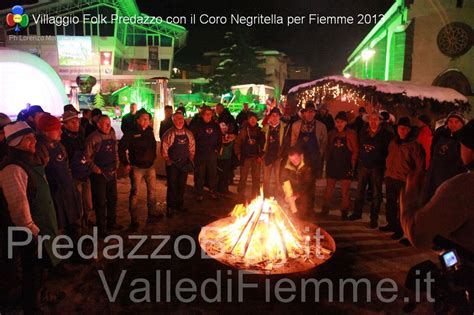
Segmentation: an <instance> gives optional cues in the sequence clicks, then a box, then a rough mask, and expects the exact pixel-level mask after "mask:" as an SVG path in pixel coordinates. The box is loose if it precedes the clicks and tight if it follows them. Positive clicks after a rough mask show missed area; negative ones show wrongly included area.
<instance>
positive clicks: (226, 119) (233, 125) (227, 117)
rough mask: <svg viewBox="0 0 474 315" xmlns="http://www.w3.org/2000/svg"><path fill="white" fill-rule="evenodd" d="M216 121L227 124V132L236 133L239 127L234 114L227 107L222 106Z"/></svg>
mask: <svg viewBox="0 0 474 315" xmlns="http://www.w3.org/2000/svg"><path fill="white" fill-rule="evenodd" d="M217 123H218V124H220V123H225V124H226V125H227V128H228V129H227V133H233V134H237V133H238V132H239V127H238V125H237V121H236V120H235V118H234V116H232V114H231V113H230V111H229V109H228V108H224V111H223V112H222V114H220V115H219V117H217Z"/></svg>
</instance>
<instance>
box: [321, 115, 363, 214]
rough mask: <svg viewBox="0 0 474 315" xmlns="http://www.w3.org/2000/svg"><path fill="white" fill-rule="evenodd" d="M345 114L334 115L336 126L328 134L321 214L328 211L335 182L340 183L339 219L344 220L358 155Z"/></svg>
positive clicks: (353, 132) (354, 138)
mask: <svg viewBox="0 0 474 315" xmlns="http://www.w3.org/2000/svg"><path fill="white" fill-rule="evenodd" d="M347 120H348V119H347V114H346V112H344V111H341V112H339V113H337V115H336V128H335V129H333V130H331V131H330V132H329V134H328V147H327V150H326V154H327V165H326V178H327V180H326V192H325V194H324V204H323V207H322V214H323V215H326V214H328V213H329V205H330V203H331V199H332V196H333V193H334V188H335V187H336V182H337V181H340V183H341V193H342V204H341V219H342V220H346V219H347V215H348V212H349V205H350V197H349V190H350V186H351V180H352V177H353V176H354V175H353V174H354V169H355V165H356V163H357V158H358V155H359V144H358V141H357V134H356V133H355V131H354V130H352V129H350V128H347Z"/></svg>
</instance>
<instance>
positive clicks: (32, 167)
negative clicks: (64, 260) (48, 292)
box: [0, 121, 59, 314]
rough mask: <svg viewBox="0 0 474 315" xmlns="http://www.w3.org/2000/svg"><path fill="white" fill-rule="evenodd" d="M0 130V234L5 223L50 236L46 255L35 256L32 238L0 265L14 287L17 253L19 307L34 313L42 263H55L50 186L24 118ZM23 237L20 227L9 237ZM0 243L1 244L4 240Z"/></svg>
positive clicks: (35, 246) (5, 232)
mask: <svg viewBox="0 0 474 315" xmlns="http://www.w3.org/2000/svg"><path fill="white" fill-rule="evenodd" d="M4 132H5V138H6V141H7V143H8V145H9V147H10V148H9V151H8V155H7V157H6V158H5V160H4V161H3V162H2V163H1V164H0V204H1V208H2V212H4V213H3V214H4V215H2V222H3V223H4V224H1V225H0V235H1V236H2V237H1V238H2V240H6V239H7V238H6V235H7V229H8V228H9V227H23V228H27V229H28V230H29V231H30V232H31V234H32V235H33V238H34V239H35V240H36V239H37V237H38V235H41V236H48V237H50V238H49V239H44V240H45V242H44V245H45V249H46V255H47V258H39V257H38V254H37V244H36V242H34V241H33V242H29V243H28V244H27V245H25V246H20V247H18V248H15V251H14V257H13V259H7V260H6V265H5V266H3V268H5V269H4V271H5V275H6V278H4V279H2V281H4V282H5V283H6V284H7V285H11V288H12V289H13V288H15V287H16V284H17V283H18V279H17V278H16V272H17V270H19V268H17V267H16V266H15V264H16V263H17V261H18V260H17V259H16V258H17V257H18V256H19V257H20V259H19V261H20V262H21V266H22V268H21V272H22V277H21V278H22V281H21V288H22V299H21V302H22V304H23V311H24V312H25V313H26V314H33V313H35V314H36V313H37V312H39V311H40V308H41V305H40V300H41V299H40V295H41V291H42V290H43V278H44V271H45V270H44V266H45V265H46V262H47V261H48V260H49V262H50V263H51V264H52V265H53V266H56V265H57V264H58V263H59V259H58V258H57V257H56V256H55V255H54V254H53V246H52V243H53V239H54V238H55V237H56V235H57V234H58V230H57V221H56V213H55V210H54V206H53V201H52V200H51V192H50V187H49V184H48V182H47V181H46V178H45V176H44V167H43V165H41V163H40V162H39V161H38V159H37V158H36V156H35V152H36V137H35V134H34V130H33V129H32V128H31V127H30V126H29V125H28V124H27V123H26V122H24V121H17V122H15V123H12V124H8V125H6V126H4ZM20 233H22V234H20ZM3 237H5V238H3ZM24 237H25V234H24V232H23V231H18V232H14V233H13V239H18V240H20V239H23V240H24ZM1 243H2V244H1V245H2V247H3V245H4V244H5V243H4V242H3V241H2V242H1ZM3 252H4V253H5V251H3ZM17 255H18V256H17Z"/></svg>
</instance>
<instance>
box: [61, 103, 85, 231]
mask: <svg viewBox="0 0 474 315" xmlns="http://www.w3.org/2000/svg"><path fill="white" fill-rule="evenodd" d="M62 118H63V133H62V134H61V144H62V145H63V146H64V148H65V149H66V152H67V156H68V161H69V168H70V169H71V173H72V178H73V180H74V185H75V186H76V189H77V191H78V192H79V195H80V196H81V201H82V220H81V222H82V226H83V228H85V227H87V223H88V218H87V217H88V212H89V211H91V210H92V195H91V184H90V180H89V176H90V173H91V172H90V168H89V165H87V163H86V157H85V149H86V140H85V139H84V135H83V134H82V133H81V132H80V130H79V125H80V123H79V118H78V116H77V114H76V113H75V112H71V111H67V112H65V113H64V114H63V117H62Z"/></svg>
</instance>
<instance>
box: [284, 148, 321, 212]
mask: <svg viewBox="0 0 474 315" xmlns="http://www.w3.org/2000/svg"><path fill="white" fill-rule="evenodd" d="M281 182H282V186H283V191H284V193H285V199H286V201H287V202H288V203H289V204H290V208H291V210H292V212H293V213H295V212H297V213H298V216H299V217H300V218H302V219H307V218H308V216H310V215H311V213H312V212H313V198H312V195H311V194H312V189H311V185H312V184H313V183H314V175H313V172H312V171H311V168H310V167H309V166H308V165H306V164H305V163H304V157H303V151H302V150H301V149H300V148H298V147H297V146H296V147H291V148H290V149H289V150H288V161H287V162H286V165H285V167H284V168H283V170H282V174H281Z"/></svg>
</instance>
